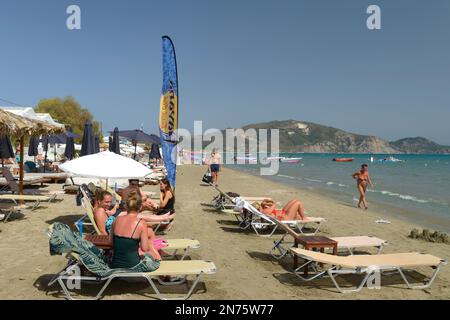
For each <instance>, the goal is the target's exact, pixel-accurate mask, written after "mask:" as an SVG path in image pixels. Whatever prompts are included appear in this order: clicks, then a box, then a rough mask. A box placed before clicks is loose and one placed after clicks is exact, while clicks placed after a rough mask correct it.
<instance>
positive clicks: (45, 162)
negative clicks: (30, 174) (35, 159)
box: [44, 138, 48, 173]
mask: <svg viewBox="0 0 450 320" xmlns="http://www.w3.org/2000/svg"><path fill="white" fill-rule="evenodd" d="M47 152H48V138H47V149H45V157H44V173H45V165H46V164H47Z"/></svg>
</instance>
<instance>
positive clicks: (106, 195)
mask: <svg viewBox="0 0 450 320" xmlns="http://www.w3.org/2000/svg"><path fill="white" fill-rule="evenodd" d="M159 190H160V197H159V200H160V201H159V203H157V202H156V201H153V200H152V199H151V198H150V195H149V194H147V193H145V192H143V191H141V190H140V188H139V180H138V179H130V180H129V185H128V187H126V188H125V189H124V190H123V191H122V192H121V194H122V200H121V201H120V203H119V202H118V201H116V203H115V204H114V205H113V194H112V193H111V192H108V191H106V190H103V189H99V190H97V191H96V194H95V200H94V204H93V205H94V219H95V223H96V225H97V226H98V228H99V231H100V234H101V235H108V236H109V240H110V244H111V246H112V248H114V250H113V258H112V262H111V267H113V268H131V267H133V266H135V265H137V264H138V263H139V261H140V259H141V256H143V255H144V254H149V255H150V256H151V257H152V258H153V259H155V260H161V255H160V252H159V251H160V250H161V249H162V247H163V246H164V243H163V241H160V240H161V239H158V238H156V236H155V232H154V231H153V226H154V225H155V224H158V223H161V222H166V223H167V224H166V229H169V228H170V227H171V223H172V221H173V219H174V218H175V213H174V202H175V195H174V193H173V190H172V187H171V185H170V182H169V180H168V179H166V178H164V179H162V180H161V181H160V183H159Z"/></svg>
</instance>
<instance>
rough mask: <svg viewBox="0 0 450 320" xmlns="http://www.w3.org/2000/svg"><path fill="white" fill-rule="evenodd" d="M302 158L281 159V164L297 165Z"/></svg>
mask: <svg viewBox="0 0 450 320" xmlns="http://www.w3.org/2000/svg"><path fill="white" fill-rule="evenodd" d="M302 159H303V158H281V159H280V162H281V163H299V162H300V161H301V160H302Z"/></svg>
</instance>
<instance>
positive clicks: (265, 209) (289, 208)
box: [260, 199, 308, 221]
mask: <svg viewBox="0 0 450 320" xmlns="http://www.w3.org/2000/svg"><path fill="white" fill-rule="evenodd" d="M260 211H261V212H262V213H264V214H267V215H272V216H274V217H275V218H277V219H278V220H280V221H282V220H308V217H306V216H305V210H304V208H303V204H302V203H301V202H300V201H299V200H297V199H292V200H291V201H289V202H288V203H286V205H285V206H284V207H283V209H281V210H277V209H276V208H275V201H273V200H271V199H264V200H263V201H262V202H261V208H260Z"/></svg>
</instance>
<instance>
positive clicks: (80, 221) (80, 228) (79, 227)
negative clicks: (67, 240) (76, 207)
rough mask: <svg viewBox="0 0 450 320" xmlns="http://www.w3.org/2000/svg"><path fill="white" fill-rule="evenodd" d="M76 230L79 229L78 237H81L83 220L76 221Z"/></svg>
mask: <svg viewBox="0 0 450 320" xmlns="http://www.w3.org/2000/svg"><path fill="white" fill-rule="evenodd" d="M78 230H80V238H83V220H79V221H78Z"/></svg>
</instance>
